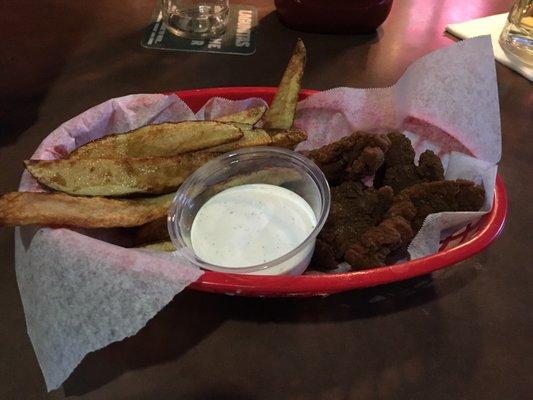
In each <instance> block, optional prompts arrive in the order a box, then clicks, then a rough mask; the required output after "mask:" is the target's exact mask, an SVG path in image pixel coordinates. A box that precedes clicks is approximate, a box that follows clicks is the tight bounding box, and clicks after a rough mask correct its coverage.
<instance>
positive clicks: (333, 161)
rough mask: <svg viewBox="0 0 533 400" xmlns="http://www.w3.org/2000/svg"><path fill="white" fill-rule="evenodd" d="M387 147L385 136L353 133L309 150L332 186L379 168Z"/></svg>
mask: <svg viewBox="0 0 533 400" xmlns="http://www.w3.org/2000/svg"><path fill="white" fill-rule="evenodd" d="M389 147H390V141H389V139H388V138H387V137H386V136H384V135H372V134H366V133H362V132H361V133H358V132H356V133H354V134H352V135H350V136H346V137H344V138H342V139H340V140H338V141H336V142H333V143H330V144H328V145H326V146H323V147H321V148H319V149H316V150H312V151H310V152H309V153H308V157H309V158H311V159H312V160H313V161H314V162H315V163H316V164H317V165H318V166H319V167H320V169H321V170H322V171H323V172H324V174H325V175H326V178H327V179H328V182H329V183H330V184H331V185H338V184H340V183H341V182H344V181H346V180H359V179H361V178H363V177H365V176H371V175H372V174H374V172H375V171H376V170H377V169H378V168H379V167H381V165H382V164H383V160H384V154H385V152H386V151H387V150H388V149H389Z"/></svg>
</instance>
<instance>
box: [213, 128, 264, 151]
mask: <svg viewBox="0 0 533 400" xmlns="http://www.w3.org/2000/svg"><path fill="white" fill-rule="evenodd" d="M239 126H240V127H241V129H242V131H243V133H244V136H243V137H242V138H240V139H239V140H237V141H235V142H231V143H226V144H221V145H219V146H214V147H210V148H208V149H204V150H202V152H209V153H212V152H218V153H226V152H228V151H231V150H236V149H242V148H244V147H253V146H268V145H270V144H271V143H272V139H271V137H270V135H269V134H268V133H267V132H266V131H265V130H263V129H254V128H253V127H252V126H251V125H246V126H243V125H239Z"/></svg>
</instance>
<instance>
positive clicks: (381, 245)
mask: <svg viewBox="0 0 533 400" xmlns="http://www.w3.org/2000/svg"><path fill="white" fill-rule="evenodd" d="M413 236H414V234H413V229H412V228H411V224H410V223H409V222H408V221H407V220H406V219H405V218H403V217H400V216H395V217H390V218H387V219H385V220H383V222H381V223H380V224H379V225H378V226H376V227H373V228H370V229H369V230H368V231H366V232H365V233H364V234H363V235H362V236H361V239H360V240H359V241H358V242H356V243H355V244H354V245H352V246H351V247H350V248H349V249H348V250H347V251H346V255H345V259H346V262H347V263H348V264H350V265H351V266H352V267H355V268H357V269H365V268H371V267H375V266H378V265H383V264H385V262H386V260H387V257H388V256H389V255H390V254H391V253H393V252H395V251H397V250H401V249H402V248H403V247H405V246H406V245H407V244H408V243H409V242H410V241H411V239H412V238H413Z"/></svg>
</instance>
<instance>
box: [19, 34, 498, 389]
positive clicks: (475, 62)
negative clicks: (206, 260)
mask: <svg viewBox="0 0 533 400" xmlns="http://www.w3.org/2000/svg"><path fill="white" fill-rule="evenodd" d="M261 104H264V102H263V101H262V100H261V99H247V100H243V101H230V100H226V99H221V98H216V99H212V100H211V101H209V102H207V103H206V105H205V106H204V107H202V109H201V110H200V111H198V113H197V114H196V115H195V114H194V113H193V112H192V111H191V110H190V109H189V107H187V105H186V104H185V103H184V102H183V101H181V100H180V99H179V98H177V97H176V96H174V95H169V96H167V95H160V94H137V95H131V96H125V97H121V98H117V99H112V100H109V101H107V102H104V103H102V104H100V105H98V106H96V107H94V108H92V109H90V110H87V111H86V112H84V113H82V114H80V115H79V116H77V117H75V118H73V119H71V120H69V121H67V122H65V123H64V124H63V125H61V126H60V127H59V128H57V129H56V130H55V131H53V132H52V133H51V134H50V135H49V136H48V137H47V138H46V139H45V140H44V141H43V142H42V143H41V145H40V146H39V148H38V149H37V151H36V152H35V154H34V155H33V157H32V158H34V159H57V158H61V157H62V156H63V155H65V154H67V153H68V152H70V151H72V150H73V149H74V148H76V147H78V146H80V145H82V144H84V143H86V142H88V141H90V140H93V139H95V138H98V137H101V136H104V135H106V134H110V133H119V132H126V131H129V130H131V129H135V128H137V127H140V126H143V125H145V124H148V123H160V122H166V121H180V120H192V119H196V118H198V119H202V118H206V117H207V118H215V117H217V116H219V115H224V114H229V113H232V112H236V111H240V110H243V109H246V108H248V107H254V106H257V105H261ZM295 123H296V125H297V126H300V127H303V128H305V129H306V130H307V131H308V134H309V140H308V141H307V142H305V143H303V144H301V146H300V149H309V148H315V147H318V146H321V145H323V144H326V143H329V142H331V141H334V140H337V139H339V138H340V137H342V136H345V135H348V134H350V133H351V132H352V131H354V130H367V131H378V132H386V131H387V130H389V129H398V130H401V131H403V132H404V133H405V134H406V135H408V137H409V138H410V139H411V141H412V142H413V145H414V146H415V149H416V151H417V153H418V154H419V153H420V152H421V151H423V150H425V149H426V148H431V149H433V150H435V151H436V152H437V154H439V155H440V156H441V158H442V159H443V161H444V163H445V164H446V166H447V169H446V178H447V179H455V178H459V177H463V178H466V179H475V180H477V181H478V182H483V184H484V186H485V190H486V192H487V199H486V202H485V206H484V208H483V212H485V211H487V210H489V209H490V206H491V204H492V196H493V191H494V179H495V176H496V165H495V163H496V162H497V161H498V160H499V158H500V154H501V134H500V121H499V108H498V92H497V85H496V74H495V67H494V60H493V58H492V50H491V45H490V39H488V38H477V39H471V40H467V41H464V42H461V43H458V44H455V45H453V46H450V47H448V48H445V49H442V50H438V51H436V52H434V53H431V54H429V55H427V56H425V57H423V58H422V59H420V60H418V61H417V62H415V63H413V64H412V65H411V67H410V68H409V69H408V70H407V72H406V73H405V74H404V76H403V77H402V78H401V79H400V80H399V81H398V83H397V84H396V85H394V86H392V87H390V88H384V89H366V90H363V89H349V88H338V89H332V90H329V91H326V92H321V93H318V94H316V95H313V96H311V97H309V98H307V99H306V100H303V101H302V102H300V103H299V106H298V113H297V119H296V122H295ZM437 127H438V128H437ZM444 132H448V133H449V134H450V136H449V135H446V134H445V133H444ZM453 151H462V152H469V153H471V154H473V155H474V156H476V157H477V159H478V160H476V159H474V158H472V157H468V156H466V155H462V154H456V153H451V152H453ZM480 160H482V161H480ZM20 190H23V191H42V190H43V189H42V188H41V187H40V186H39V185H38V184H37V182H35V180H33V178H32V177H31V176H30V175H29V174H28V173H26V172H25V173H24V174H23V177H22V180H21V184H20ZM483 212H479V213H440V214H434V215H431V216H430V217H428V220H427V221H426V222H425V224H424V226H423V228H422V230H421V232H420V233H419V234H418V235H417V237H416V238H415V239H414V240H413V242H412V244H411V246H410V248H409V252H410V254H411V256H412V257H413V258H416V257H421V256H423V255H427V254H430V253H432V252H435V251H436V249H438V241H439V239H440V232H441V231H442V230H443V229H445V228H448V227H449V226H456V225H457V224H463V223H465V222H467V221H471V220H472V219H475V218H478V217H479V215H481V214H482V213H483ZM107 234H108V235H111V236H112V232H111V233H107ZM98 237H102V235H101V234H100V235H99V236H98ZM436 246H437V247H436ZM15 247H16V259H15V264H16V271H17V280H18V283H19V288H20V294H21V297H22V302H23V305H24V311H25V314H26V321H27V327H28V334H29V336H30V339H31V341H32V344H33V346H34V349H35V352H36V355H37V358H38V361H39V364H40V366H41V369H42V371H43V375H44V377H45V381H46V385H47V388H48V390H52V389H55V388H57V387H59V386H60V385H61V383H62V382H63V381H64V380H65V379H66V378H67V377H68V376H69V375H70V373H71V372H72V370H73V369H74V368H75V367H76V365H77V364H78V363H79V362H80V361H81V360H82V359H83V357H84V356H85V355H86V354H87V353H88V352H91V351H94V350H97V349H99V348H102V347H105V346H107V345H108V344H110V343H112V342H114V341H117V340H121V339H123V338H125V337H128V336H131V335H134V334H135V333H136V332H137V331H138V330H139V329H141V328H142V327H143V326H144V325H145V324H146V322H147V321H148V320H150V319H151V318H152V317H153V316H154V315H155V314H156V313H157V312H158V311H159V310H160V309H161V308H163V307H164V306H165V305H166V304H167V303H168V302H169V301H170V300H171V299H172V298H173V297H174V296H175V295H176V294H177V293H179V292H180V291H181V290H183V288H184V287H186V286H187V285H188V284H190V283H191V282H194V281H195V280H196V279H198V277H199V276H201V274H202V272H201V271H198V270H196V269H194V268H191V267H188V266H187V265H186V264H185V263H176V262H172V261H171V260H170V259H169V258H168V257H158V256H155V255H154V254H153V253H152V254H151V253H150V252H147V251H137V250H131V249H125V248H121V247H118V246H115V245H112V244H110V243H106V242H104V241H101V240H97V239H94V238H91V237H88V236H86V235H82V234H80V233H77V232H74V231H72V230H68V229H50V228H41V229H37V228H34V227H23V228H18V229H17V230H16V231H15Z"/></svg>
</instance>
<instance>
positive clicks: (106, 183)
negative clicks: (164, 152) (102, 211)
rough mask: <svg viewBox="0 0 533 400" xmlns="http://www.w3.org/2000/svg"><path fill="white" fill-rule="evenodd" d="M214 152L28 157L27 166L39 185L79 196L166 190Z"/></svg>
mask: <svg viewBox="0 0 533 400" xmlns="http://www.w3.org/2000/svg"><path fill="white" fill-rule="evenodd" d="M216 155H217V154H216V153H205V154H198V153H189V154H182V155H180V156H177V157H171V158H160V157H154V158H115V159H112V158H99V159H75V160H70V159H68V160H53V161H45V160H29V161H25V162H24V164H25V165H26V169H27V170H28V171H29V172H30V174H32V175H33V177H34V178H35V179H37V181H39V183H41V184H42V185H44V186H46V187H48V188H50V189H54V190H58V191H60V192H64V193H68V194H72V195H78V196H79V195H81V196H124V195H128V194H133V193H155V194H160V193H169V192H171V191H174V190H175V189H176V188H177V187H178V186H179V185H181V183H183V181H184V180H185V179H186V178H187V177H188V176H189V175H190V174H191V173H193V172H194V171H195V170H196V169H197V168H199V167H201V166H202V165H203V164H205V163H206V162H207V161H209V160H211V159H213V158H214V157H215V156H216Z"/></svg>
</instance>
